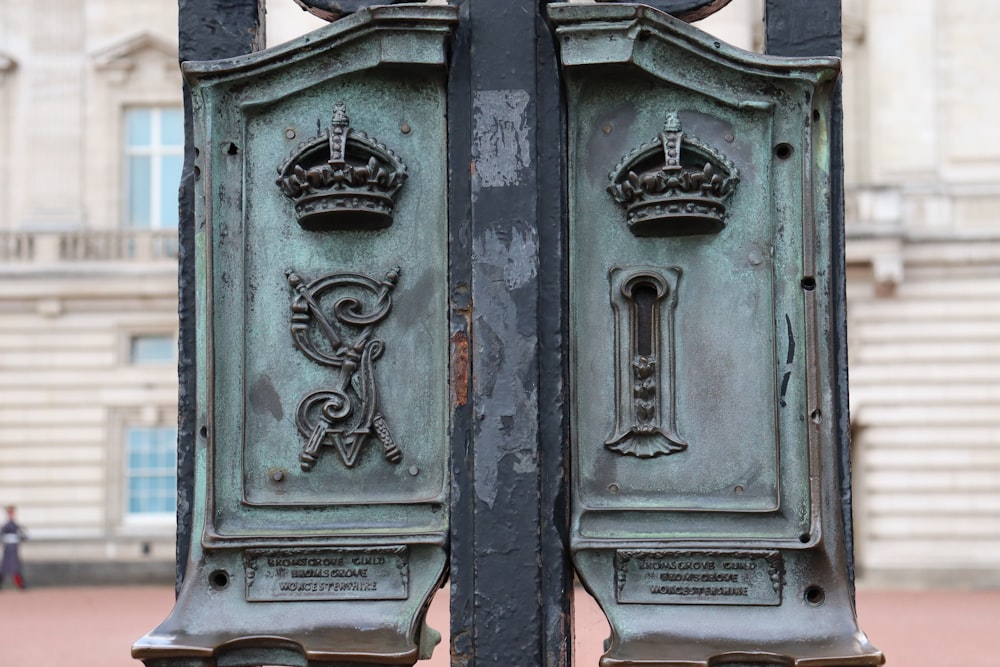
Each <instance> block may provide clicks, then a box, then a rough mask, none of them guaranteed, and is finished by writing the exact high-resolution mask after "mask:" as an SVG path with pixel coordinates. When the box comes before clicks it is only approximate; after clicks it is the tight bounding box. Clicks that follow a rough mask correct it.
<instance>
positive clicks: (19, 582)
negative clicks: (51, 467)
mask: <svg viewBox="0 0 1000 667" xmlns="http://www.w3.org/2000/svg"><path fill="white" fill-rule="evenodd" d="M16 512H17V508H16V507H14V506H13V505H8V506H7V523H5V524H4V525H3V527H2V528H0V535H2V536H3V563H0V585H3V580H4V577H7V576H11V577H13V578H14V585H15V586H17V587H18V588H20V589H21V590H24V577H23V576H22V575H21V557H20V555H18V552H17V549H18V546H19V545H20V544H21V540H23V539H25V534H24V529H23V528H21V526H19V525H17V522H16V521H14V514H15V513H16Z"/></svg>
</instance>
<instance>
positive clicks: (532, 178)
mask: <svg viewBox="0 0 1000 667" xmlns="http://www.w3.org/2000/svg"><path fill="white" fill-rule="evenodd" d="M460 6H461V9H462V16H461V22H460V27H459V29H458V34H457V37H456V40H455V44H454V49H453V57H452V63H451V78H450V81H449V86H450V88H449V142H450V147H449V151H450V168H451V185H450V196H451V210H450V213H451V215H450V218H451V220H450V224H451V241H452V246H451V248H452V260H451V263H452V266H451V275H452V285H453V286H454V292H453V313H452V323H453V328H452V334H453V335H452V340H453V343H454V344H455V345H454V346H453V347H454V349H457V350H459V351H461V350H462V347H461V346H462V345H464V344H465V343H466V342H468V353H467V354H465V353H464V352H461V353H459V354H453V362H452V363H453V368H452V378H453V382H456V383H457V386H456V390H455V391H456V394H457V396H458V400H457V401H456V402H455V405H456V411H455V421H454V428H455V436H454V448H453V482H452V483H453V494H452V501H453V509H452V531H451V534H452V546H451V576H452V589H451V591H452V621H451V628H452V646H451V650H452V664H453V665H456V666H462V667H465V666H471V665H487V664H489V665H515V664H516V665H551V666H553V667H555V666H557V665H558V666H568V665H570V664H571V655H570V651H571V642H570V638H571V636H572V635H571V631H570V630H571V628H570V625H571V613H570V605H571V593H572V569H571V566H570V564H569V560H568V557H567V552H566V542H567V540H566V525H567V503H568V499H567V492H566V477H567V475H568V465H567V462H566V440H565V435H564V434H565V432H566V429H564V428H563V426H564V424H563V422H564V413H563V382H562V378H563V366H562V364H563V362H562V354H561V353H562V341H563V330H564V323H563V320H564V313H565V308H564V305H563V303H564V290H563V289H562V285H563V281H564V276H565V272H564V270H563V266H562V262H563V252H562V243H563V236H562V234H563V231H562V230H563V226H564V225H563V218H564V211H565V207H564V205H563V200H564V183H565V178H564V169H563V154H564V151H563V133H564V130H563V127H564V126H563V122H562V105H561V99H560V87H559V80H558V75H557V69H556V61H555V51H554V44H553V40H552V33H551V31H550V30H549V28H548V26H547V25H546V23H545V22H544V20H543V19H542V17H541V14H540V12H539V3H537V2H532V1H530V0H519V1H516V2H510V1H505V2H495V1H489V0H466V2H463V3H461V5H460ZM464 359H467V360H468V364H469V366H468V367H467V368H468V369H469V370H470V372H468V373H466V372H465V370H464V368H466V367H463V366H462V365H461V364H462V363H463V360H464ZM456 371H458V372H456Z"/></svg>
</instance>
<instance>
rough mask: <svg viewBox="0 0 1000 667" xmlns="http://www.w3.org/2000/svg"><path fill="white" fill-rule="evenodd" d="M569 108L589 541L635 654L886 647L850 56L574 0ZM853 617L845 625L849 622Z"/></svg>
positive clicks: (628, 650)
mask: <svg viewBox="0 0 1000 667" xmlns="http://www.w3.org/2000/svg"><path fill="white" fill-rule="evenodd" d="M549 15H550V17H551V18H552V20H553V21H554V23H555V24H556V32H557V37H558V40H559V46H560V60H561V68H562V74H563V77H564V82H565V86H566V97H567V102H566V103H567V110H568V118H567V122H568V151H569V155H568V164H569V188H568V191H569V230H568V237H569V258H568V264H569V278H568V284H569V311H570V312H569V337H570V354H571V358H570V363H569V367H570V410H571V412H570V415H571V418H570V423H571V448H572V454H573V479H572V494H573V500H572V527H571V536H570V541H571V550H572V552H573V558H574V562H575V564H576V567H577V571H578V573H579V574H580V577H581V579H582V581H583V582H584V585H585V586H586V587H587V589H588V590H589V591H590V592H591V593H592V594H593V595H594V597H595V598H596V599H597V601H598V602H599V603H600V605H601V607H602V608H603V610H604V611H605V613H606V614H607V616H608V620H609V622H610V624H611V628H612V636H611V639H610V642H609V644H608V649H607V652H606V653H605V655H604V656H603V658H602V659H601V665H602V667H611V666H613V665H630V666H634V665H649V666H653V665H655V666H657V667H661V666H668V665H685V666H692V665H701V666H703V667H707V666H708V665H717V664H751V663H753V664H758V663H761V662H767V663H771V662H774V663H776V664H789V665H791V664H809V665H817V666H818V665H824V666H827V667H835V666H840V665H846V664H852V665H855V664H856V665H862V664H863V665H877V664H881V661H882V656H881V654H880V653H879V652H878V651H877V650H876V649H874V648H873V647H871V645H870V644H868V643H867V639H866V638H865V637H864V635H863V634H862V633H861V632H860V631H859V630H858V629H857V625H856V621H855V620H854V616H853V614H854V612H853V606H852V602H851V597H850V592H849V590H850V582H849V580H848V578H847V571H846V567H845V566H844V560H845V556H844V541H843V524H842V516H841V513H840V512H841V509H840V495H839V484H838V475H837V459H836V455H835V428H836V425H835V424H834V422H833V419H832V418H830V415H832V414H833V409H832V388H833V379H832V377H831V363H832V358H831V354H832V344H831V342H830V336H829V331H830V330H831V315H830V293H831V284H830V274H831V271H830V261H831V260H830V241H829V239H830V218H831V214H830V212H831V205H832V204H831V201H830V176H829V173H830V171H829V170H830V167H829V160H830V155H829V124H830V122H831V121H830V118H831V104H832V102H831V100H832V95H833V91H834V87H835V84H836V79H837V75H838V68H839V63H838V62H837V61H836V60H835V59H832V58H830V59H820V58H817V59H782V58H773V57H766V56H759V55H756V54H750V53H746V52H743V51H740V50H738V49H735V48H732V47H730V46H728V45H725V44H722V43H720V42H718V41H716V40H715V39H714V38H712V37H711V36H709V35H707V34H705V33H702V32H701V31H699V30H697V29H695V28H692V27H690V26H688V25H687V24H685V23H682V22H681V21H678V20H676V19H674V18H671V17H670V16H667V15H666V14H663V13H661V12H658V11H656V10H654V9H651V8H649V7H643V6H640V5H603V4H590V5H582V4H553V5H549ZM831 638H832V639H831Z"/></svg>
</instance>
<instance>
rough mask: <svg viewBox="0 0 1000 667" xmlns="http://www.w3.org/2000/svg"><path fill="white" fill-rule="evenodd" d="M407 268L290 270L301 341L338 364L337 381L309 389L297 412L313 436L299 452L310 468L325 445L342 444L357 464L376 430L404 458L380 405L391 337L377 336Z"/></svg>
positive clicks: (392, 458) (313, 355)
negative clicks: (310, 273)
mask: <svg viewBox="0 0 1000 667" xmlns="http://www.w3.org/2000/svg"><path fill="white" fill-rule="evenodd" d="M399 274H400V269H399V267H393V268H392V269H391V270H389V272H388V273H386V274H385V277H384V278H383V279H382V280H375V279H373V278H371V277H369V276H366V275H363V274H359V273H331V274H329V275H326V276H323V277H321V278H318V279H316V280H314V281H312V282H306V280H305V279H303V278H302V277H301V276H300V275H299V274H297V273H295V272H289V274H288V284H289V285H291V287H292V289H293V290H294V291H295V296H294V297H293V298H292V318H291V321H292V325H291V331H292V340H293V341H294V343H295V346H296V347H297V348H298V349H299V350H300V351H301V352H302V353H303V354H305V355H306V357H308V358H309V359H311V360H312V361H314V362H316V363H318V364H321V365H323V366H327V367H330V368H333V369H336V371H337V376H336V380H335V381H334V382H333V384H332V386H330V387H327V388H324V389H318V390H316V391H313V392H312V393H310V394H308V395H307V396H306V397H305V398H303V399H302V400H301V401H300V402H299V406H298V409H297V410H296V412H295V423H296V426H298V429H299V432H300V433H301V434H302V435H303V436H305V438H306V443H305V445H304V446H303V448H302V452H301V454H300V455H299V462H300V464H301V467H302V470H303V471H305V472H308V471H310V470H312V469H313V467H314V466H315V465H316V462H317V461H318V459H319V457H320V453H321V451H322V448H323V447H324V446H332V447H334V448H335V449H336V451H337V454H338V455H339V456H340V460H341V461H342V462H343V463H344V465H345V466H347V467H348V468H352V467H354V464H355V463H356V462H357V460H358V455H359V453H360V452H361V451H362V449H363V448H364V445H365V443H366V442H367V441H368V440H369V439H370V438H371V437H372V436H375V438H376V439H377V440H378V441H379V442H380V443H381V444H382V453H383V456H384V457H385V459H386V460H387V461H389V462H390V463H399V462H400V461H401V460H402V459H403V452H402V450H401V449H400V448H399V446H398V445H397V444H396V442H395V441H394V440H393V437H392V433H391V432H390V431H389V427H388V425H387V423H386V420H385V417H384V416H383V414H382V413H381V411H380V410H379V406H378V390H377V386H376V380H375V361H376V360H377V359H378V358H379V357H380V356H381V355H382V352H383V350H384V349H385V344H384V343H383V342H382V341H381V340H380V339H378V338H376V337H375V336H374V334H375V328H376V326H377V325H378V324H379V323H380V322H382V320H384V319H385V318H386V317H387V316H388V315H389V311H390V310H391V309H392V291H393V289H394V288H395V287H396V283H397V282H398V281H399ZM331 302H332V303H331ZM327 304H330V305H327Z"/></svg>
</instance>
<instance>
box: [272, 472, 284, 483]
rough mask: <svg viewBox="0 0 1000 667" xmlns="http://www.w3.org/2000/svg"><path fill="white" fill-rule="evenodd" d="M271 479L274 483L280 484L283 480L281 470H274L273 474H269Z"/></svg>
mask: <svg viewBox="0 0 1000 667" xmlns="http://www.w3.org/2000/svg"><path fill="white" fill-rule="evenodd" d="M271 479H273V480H274V481H275V482H280V481H281V480H283V479H285V473H284V472H282V471H281V470H275V471H274V472H273V473H271Z"/></svg>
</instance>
